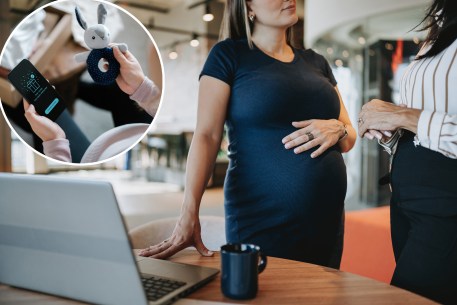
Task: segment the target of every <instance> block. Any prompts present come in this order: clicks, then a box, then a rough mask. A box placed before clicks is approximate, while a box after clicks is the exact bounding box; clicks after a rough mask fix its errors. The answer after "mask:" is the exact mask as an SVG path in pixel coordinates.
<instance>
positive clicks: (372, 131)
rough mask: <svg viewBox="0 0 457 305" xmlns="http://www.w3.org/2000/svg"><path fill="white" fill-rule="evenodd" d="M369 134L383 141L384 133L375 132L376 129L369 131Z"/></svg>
mask: <svg viewBox="0 0 457 305" xmlns="http://www.w3.org/2000/svg"><path fill="white" fill-rule="evenodd" d="M368 132H369V133H370V134H371V135H372V136H373V137H375V138H377V139H379V140H381V139H382V133H380V132H379V131H377V130H374V129H370V130H368Z"/></svg>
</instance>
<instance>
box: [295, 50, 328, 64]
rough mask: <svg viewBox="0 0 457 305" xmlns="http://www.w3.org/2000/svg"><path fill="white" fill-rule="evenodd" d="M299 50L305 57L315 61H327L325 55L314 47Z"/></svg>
mask: <svg viewBox="0 0 457 305" xmlns="http://www.w3.org/2000/svg"><path fill="white" fill-rule="evenodd" d="M297 51H298V52H299V53H300V54H301V55H302V57H304V58H305V59H307V60H310V61H314V62H322V61H327V60H326V59H325V57H324V56H322V55H321V54H319V53H317V52H316V51H315V50H313V49H298V50H297Z"/></svg>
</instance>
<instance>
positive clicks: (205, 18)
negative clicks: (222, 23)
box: [203, 3, 214, 22]
mask: <svg viewBox="0 0 457 305" xmlns="http://www.w3.org/2000/svg"><path fill="white" fill-rule="evenodd" d="M213 19H214V15H213V14H211V11H210V9H209V3H207V4H206V10H205V15H203V21H206V22H210V21H212V20H213Z"/></svg>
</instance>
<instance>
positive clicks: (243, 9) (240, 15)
mask: <svg viewBox="0 0 457 305" xmlns="http://www.w3.org/2000/svg"><path fill="white" fill-rule="evenodd" d="M248 1H250V0H227V2H226V4H225V10H224V18H223V20H222V27H221V32H220V35H219V39H220V40H224V39H226V38H230V39H233V40H238V39H246V40H247V41H248V45H249V47H250V48H251V49H252V48H253V47H254V45H253V42H252V33H253V32H254V22H249V18H248V5H247V2H248ZM292 28H293V27H292V26H290V27H289V28H288V29H287V30H286V42H287V44H288V45H290V46H293V45H292V41H293V39H292V37H293V30H292Z"/></svg>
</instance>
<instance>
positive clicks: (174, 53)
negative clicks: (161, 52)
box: [168, 51, 178, 60]
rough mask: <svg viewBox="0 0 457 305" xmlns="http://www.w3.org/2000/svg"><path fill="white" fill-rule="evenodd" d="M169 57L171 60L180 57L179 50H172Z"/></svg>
mask: <svg viewBox="0 0 457 305" xmlns="http://www.w3.org/2000/svg"><path fill="white" fill-rule="evenodd" d="M168 58H170V59H171V60H175V59H176V58H178V52H176V51H171V52H170V53H168Z"/></svg>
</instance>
